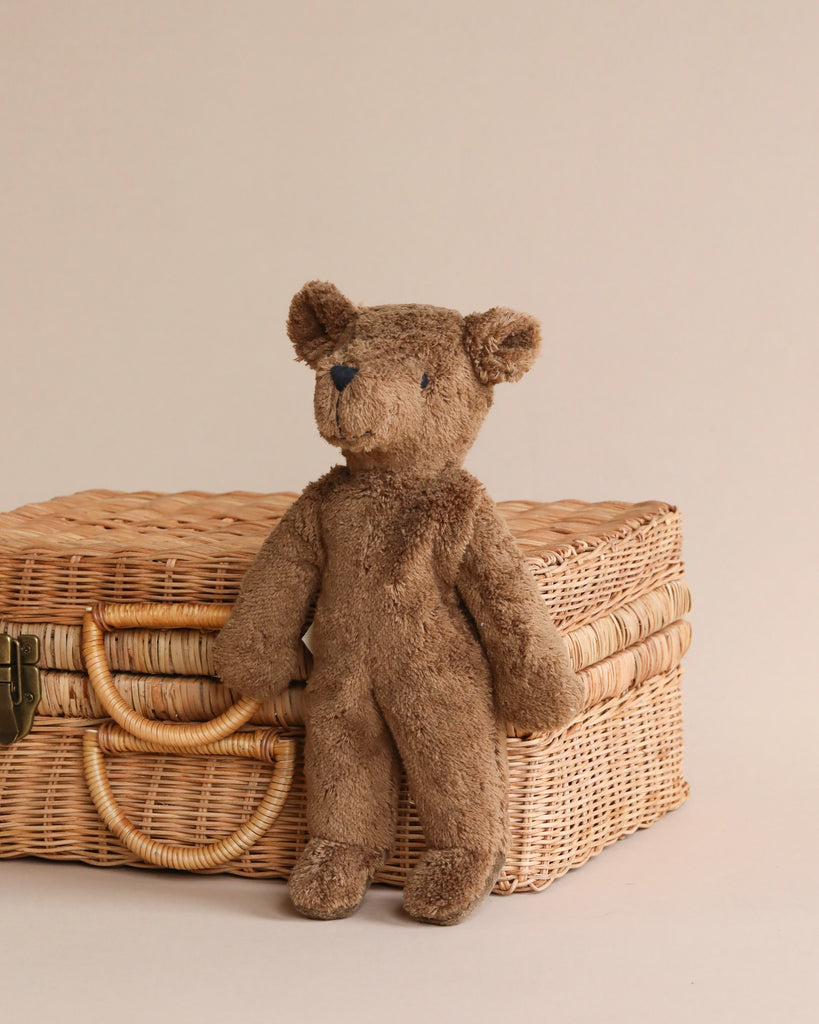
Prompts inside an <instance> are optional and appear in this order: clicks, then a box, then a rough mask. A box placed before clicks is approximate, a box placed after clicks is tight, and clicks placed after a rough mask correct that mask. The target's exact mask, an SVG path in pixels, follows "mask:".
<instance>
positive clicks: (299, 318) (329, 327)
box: [287, 281, 358, 368]
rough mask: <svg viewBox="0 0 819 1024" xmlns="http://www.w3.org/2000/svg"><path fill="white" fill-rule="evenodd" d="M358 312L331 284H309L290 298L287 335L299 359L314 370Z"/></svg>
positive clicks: (320, 282) (315, 282) (327, 282)
mask: <svg viewBox="0 0 819 1024" xmlns="http://www.w3.org/2000/svg"><path fill="white" fill-rule="evenodd" d="M357 312H358V308H357V307H356V306H355V305H354V304H353V303H352V302H350V300H349V299H348V298H345V296H343V295H342V294H341V292H340V291H339V290H338V288H336V286H335V285H334V284H330V283H329V281H309V282H308V283H307V284H306V285H305V286H304V287H303V288H302V290H301V291H300V292H298V293H297V294H296V295H294V296H293V301H292V302H291V303H290V313H289V314H288V317H287V335H288V337H289V338H290V340H291V341H292V342H293V347H294V348H295V350H296V355H297V356H298V357H299V359H303V360H304V362H305V363H308V364H309V365H310V366H312V367H314V368H315V365H316V363H317V362H318V360H319V359H321V357H322V356H323V355H324V354H325V353H327V352H330V351H332V349H333V347H334V346H335V344H336V342H337V341H338V338H339V335H340V334H341V332H342V331H343V330H344V328H345V327H346V326H347V325H348V324H349V323H350V321H351V320H352V319H353V318H354V317H355V315H356V313H357Z"/></svg>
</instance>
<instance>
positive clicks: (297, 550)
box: [214, 488, 323, 700]
mask: <svg viewBox="0 0 819 1024" xmlns="http://www.w3.org/2000/svg"><path fill="white" fill-rule="evenodd" d="M322 564H323V550H322V545H321V536H320V526H319V502H318V500H317V496H316V495H315V494H314V493H313V489H312V488H308V489H307V490H306V491H305V492H304V493H303V494H302V495H301V497H300V498H298V499H297V500H296V501H295V502H294V503H293V504H292V505H291V506H290V508H289V509H288V510H287V511H286V512H285V514H284V516H282V518H281V520H280V521H279V523H278V525H277V526H276V528H275V529H274V530H273V532H272V533H271V534H270V536H269V537H268V538H267V540H266V541H265V542H264V544H263V545H262V547H261V548H260V549H259V553H258V554H257V555H256V558H255V560H254V561H253V563H252V564H251V566H250V568H249V569H248V571H247V573H246V574H245V576H244V578H243V580H242V585H241V588H240V590H239V597H238V599H237V601H236V604H235V605H234V607H233V611H232V613H231V616H230V619H229V620H228V622H227V623H226V624H225V626H224V628H223V629H222V631H221V632H220V633H219V636H218V637H217V638H216V643H215V646H214V662H215V666H216V671H217V674H218V675H219V677H220V679H221V680H222V682H223V683H225V684H226V685H227V686H230V687H231V689H235V690H238V691H239V692H240V693H244V694H246V695H247V696H249V697H255V698H257V699H258V700H265V699H266V698H268V697H274V696H276V695H277V694H279V693H282V692H283V691H284V690H286V689H287V686H288V685H289V683H290V681H291V680H292V679H296V678H298V666H299V650H300V643H301V637H302V633H303V630H304V626H305V624H306V621H307V618H308V615H309V612H310V606H311V604H312V603H313V601H314V600H315V598H316V596H317V594H318V591H319V586H320V583H321V571H322Z"/></svg>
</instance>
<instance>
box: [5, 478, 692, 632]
mask: <svg viewBox="0 0 819 1024" xmlns="http://www.w3.org/2000/svg"><path fill="white" fill-rule="evenodd" d="M295 497H296V495H294V494H290V493H280V494H254V493H249V492H243V491H234V492H231V493H228V494H207V493H204V492H202V491H185V492H182V493H179V494H159V493H156V492H153V491H139V492H136V493H125V492H120V491H83V492H80V493H78V494H74V495H70V496H68V497H61V498H53V499H52V500H51V501H46V502H43V503H38V504H31V505H24V506H23V507H21V508H18V509H16V510H15V511H13V512H8V513H6V514H4V515H0V618H5V619H7V620H9V621H16V622H54V623H76V622H79V621H81V619H82V610H83V608H84V607H85V606H86V605H88V604H92V603H94V602H95V601H106V602H136V601H173V602H204V603H211V602H217V603H230V602H232V601H234V600H235V598H236V595H237V593H238V587H239V583H240V581H241V578H242V576H243V575H244V573H245V571H246V570H247V568H248V566H249V564H250V562H251V560H252V559H253V557H254V555H255V553H256V551H257V550H258V549H259V547H260V546H261V544H262V542H263V541H264V539H265V537H266V536H267V535H268V533H269V532H270V531H271V529H272V528H273V527H274V526H275V524H276V523H277V522H278V520H279V519H280V517H281V516H282V514H283V512H284V511H285V509H286V508H287V507H288V505H290V503H291V502H292V501H293V500H294V499H295ZM499 508H500V510H501V512H502V513H503V515H504V517H505V518H506V520H507V522H508V523H509V526H510V528H511V529H512V532H513V533H514V535H515V537H516V539H517V541H518V543H519V545H520V547H521V550H522V551H523V553H524V554H525V555H526V557H527V560H528V562H529V565H530V567H531V568H532V571H533V572H534V574H535V576H536V577H539V578H540V582H541V587H542V589H544V591H545V590H546V584H545V582H544V581H545V580H546V579H547V578H548V579H550V580H551V581H552V582H551V586H552V589H553V590H554V591H555V593H557V592H558V591H560V592H562V594H563V598H562V600H563V599H565V601H564V604H566V613H567V614H571V607H572V606H575V605H576V606H577V607H578V608H579V607H580V606H581V605H582V604H584V603H586V604H587V603H588V600H589V595H590V593H591V590H590V585H591V583H594V587H592V588H591V589H592V590H594V589H595V587H596V590H600V588H601V585H602V584H603V583H604V582H605V581H604V579H603V576H601V574H600V566H601V564H602V562H601V559H602V560H603V561H605V552H606V550H609V551H610V552H614V551H615V550H616V551H619V553H620V556H621V557H620V558H619V561H621V562H622V561H623V558H624V557H625V562H624V563H623V566H621V567H620V568H619V569H618V568H617V565H615V562H612V560H611V558H609V559H608V567H609V574H611V571H613V570H615V569H616V570H617V572H618V573H619V575H620V577H621V579H624V580H625V583H626V585H627V590H628V594H630V595H631V596H633V595H634V594H636V593H638V592H644V591H645V589H646V587H647V586H648V585H649V583H650V584H651V585H657V582H658V581H660V582H662V581H663V580H665V579H671V578H675V577H677V576H679V575H680V573H681V562H680V529H679V515H678V513H677V511H676V509H675V508H674V506H673V505H668V504H665V503H663V502H655V501H650V502H642V503H640V504H629V503H627V502H622V501H606V502H596V503H592V504H590V503H587V502H582V501H559V502H552V503H549V504H541V503H537V502H532V501H507V502H502V503H501V504H500V505H499ZM628 552H632V553H633V554H632V555H629V554H628ZM615 561H617V560H615ZM569 563H575V564H574V571H573V572H568V573H567V571H566V570H567V569H568V566H569ZM595 566H596V567H597V568H595ZM625 570H628V571H627V572H625V575H624V571H625ZM564 577H565V578H564ZM558 578H560V579H563V585H562V586H556V585H555V584H556V582H557V580H558ZM570 580H574V581H575V582H574V583H572V584H571V586H569V581H570ZM584 581H585V582H584ZM567 586H568V587H569V589H567ZM610 589H611V588H609V589H608V590H607V589H606V587H603V591H601V592H603V593H604V596H605V600H607V601H609V602H610V601H612V600H613V594H612V593H609V590H610ZM628 594H627V595H626V596H628ZM598 600H599V599H598ZM566 602H568V603H566Z"/></svg>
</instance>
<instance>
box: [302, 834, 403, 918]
mask: <svg viewBox="0 0 819 1024" xmlns="http://www.w3.org/2000/svg"><path fill="white" fill-rule="evenodd" d="M383 859H384V858H383V857H381V856H379V855H377V854H374V853H373V852H372V851H371V850H366V849H365V848H364V847H363V846H355V845H353V844H352V843H339V842H335V841H334V840H330V839H311V840H310V842H309V843H308V844H307V846H306V847H305V848H304V850H303V851H302V854H301V856H300V857H299V859H298V860H297V861H296V863H295V866H294V867H293V870H292V871H291V872H290V878H289V880H288V883H287V886H288V889H289V890H290V899H291V900H292V901H293V906H294V907H295V908H296V910H298V911H299V913H301V914H304V916H305V917H313V918H316V919H318V920H321V921H335V920H337V919H338V918H340V917H348V916H349V915H350V914H352V913H353V911H354V910H357V909H358V905H359V904H360V903H361V900H362V899H363V897H364V893H365V892H366V891H367V888H368V887H369V884H370V882H371V881H372V878H373V875H374V874H375V873H376V871H377V870H378V868H379V867H380V864H381V861H382V860H383Z"/></svg>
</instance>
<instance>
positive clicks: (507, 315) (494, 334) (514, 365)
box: [464, 307, 540, 384]
mask: <svg viewBox="0 0 819 1024" xmlns="http://www.w3.org/2000/svg"><path fill="white" fill-rule="evenodd" d="M464 348H465V349H466V351H467V354H468V355H469V358H470V359H471V360H472V365H473V366H474V367H475V373H476V374H477V376H478V379H479V380H480V381H481V382H482V383H483V384H500V383H501V381H505V380H508V381H513V380H520V378H521V377H522V376H523V375H524V373H526V371H527V370H529V369H531V367H532V364H533V363H534V361H535V359H537V355H538V352H539V351H540V324H539V323H538V322H537V320H535V318H534V317H533V316H529V314H528V313H516V312H515V311H514V310H513V309H502V308H500V307H495V309H490V310H489V311H488V312H486V313H470V315H469V316H466V317H464Z"/></svg>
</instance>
